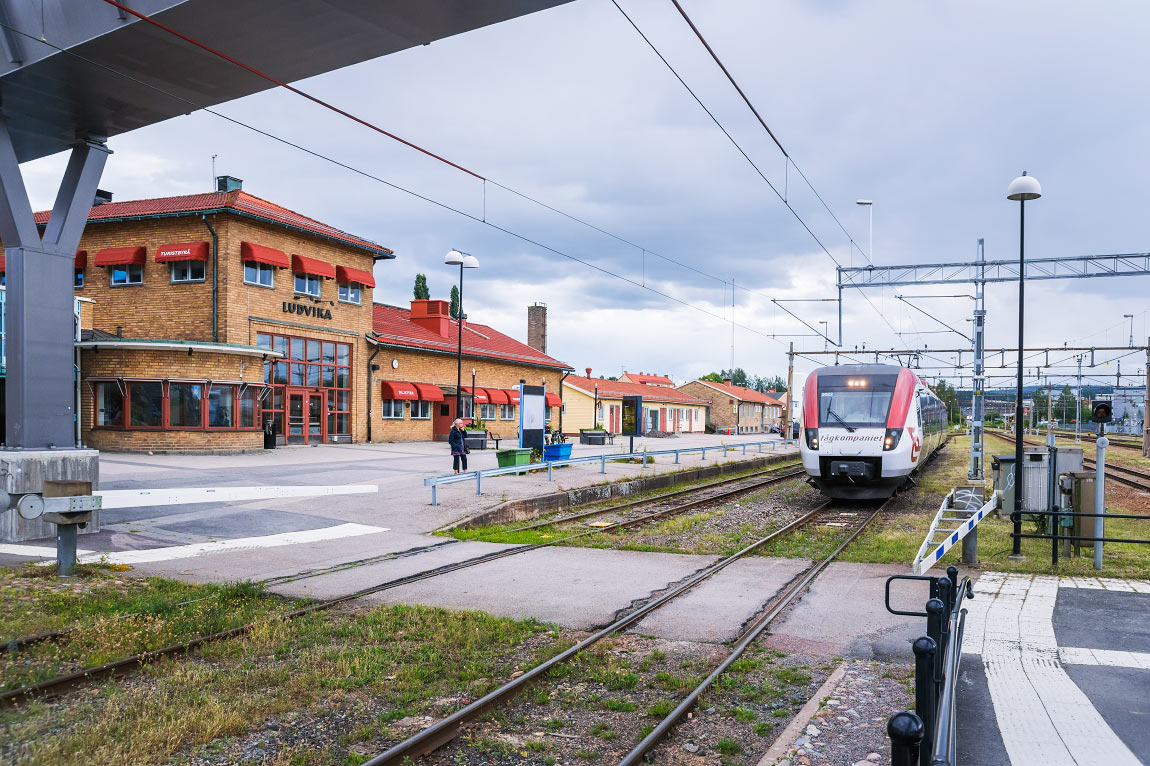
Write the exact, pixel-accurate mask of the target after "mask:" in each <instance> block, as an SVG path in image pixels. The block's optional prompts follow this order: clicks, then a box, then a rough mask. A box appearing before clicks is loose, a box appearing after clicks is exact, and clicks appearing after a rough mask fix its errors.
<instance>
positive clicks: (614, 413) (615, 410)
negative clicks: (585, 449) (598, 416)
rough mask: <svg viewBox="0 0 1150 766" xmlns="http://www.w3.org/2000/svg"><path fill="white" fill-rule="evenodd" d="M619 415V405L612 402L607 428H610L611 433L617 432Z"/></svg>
mask: <svg viewBox="0 0 1150 766" xmlns="http://www.w3.org/2000/svg"><path fill="white" fill-rule="evenodd" d="M619 417H620V414H619V405H617V404H612V405H611V423H610V425H609V426H608V428H609V429H610V431H611V433H613V434H617V433H619V428H620V427H621V426H620V423H619Z"/></svg>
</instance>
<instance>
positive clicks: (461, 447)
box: [447, 418, 467, 473]
mask: <svg viewBox="0 0 1150 766" xmlns="http://www.w3.org/2000/svg"><path fill="white" fill-rule="evenodd" d="M465 434H466V432H465V431H464V430H463V421H462V420H461V419H459V418H456V419H455V422H454V423H452V424H451V431H450V432H449V433H448V434H447V444H448V446H450V447H451V467H452V468H454V469H455V472H456V473H459V469H460V466H461V464H462V468H463V470H464V471H466V470H467V441H466V439H465V438H464V436H465Z"/></svg>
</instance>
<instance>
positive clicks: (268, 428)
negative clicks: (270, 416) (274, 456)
mask: <svg viewBox="0 0 1150 766" xmlns="http://www.w3.org/2000/svg"><path fill="white" fill-rule="evenodd" d="M275 448H276V422H275V420H265V421H264V449H275Z"/></svg>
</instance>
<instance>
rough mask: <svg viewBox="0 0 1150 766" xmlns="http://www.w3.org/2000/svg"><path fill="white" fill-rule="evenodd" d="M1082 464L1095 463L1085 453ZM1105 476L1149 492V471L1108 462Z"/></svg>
mask: <svg viewBox="0 0 1150 766" xmlns="http://www.w3.org/2000/svg"><path fill="white" fill-rule="evenodd" d="M987 433H989V434H990V435H991V436H995V437H997V438H999V439H1001V440H1003V441H1005V442H1008V443H1010V444H1014V437H1013V436H1008V435H1006V434H1003V433H1001V432H999V431H987ZM1022 443H1023V444H1026V445H1028V446H1031V447H1041V446H1043V445H1042V444H1041V443H1040V442H1034V441H1028V440H1026V439H1023V440H1022ZM1082 464H1083V466H1085V467H1086V468H1092V467H1094V466H1095V465H1096V463H1095V461H1094V459H1093V458H1089V457H1086V456H1085V455H1083V456H1082ZM1106 478H1108V479H1113V480H1114V481H1116V482H1118V483H1119V484H1125V485H1126V486H1128V487H1134V488H1135V489H1140V490H1143V491H1145V492H1150V473H1147V472H1145V471H1139V470H1137V469H1135V468H1128V467H1126V466H1124V465H1120V464H1118V463H1112V462H1108V463H1106Z"/></svg>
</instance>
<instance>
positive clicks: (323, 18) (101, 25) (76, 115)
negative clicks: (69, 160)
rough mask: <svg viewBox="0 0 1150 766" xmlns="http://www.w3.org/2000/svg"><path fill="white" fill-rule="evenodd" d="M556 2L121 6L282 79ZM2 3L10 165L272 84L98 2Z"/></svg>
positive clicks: (372, 0) (203, 0) (222, 0)
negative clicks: (15, 160)
mask: <svg viewBox="0 0 1150 766" xmlns="http://www.w3.org/2000/svg"><path fill="white" fill-rule="evenodd" d="M566 2H569V0H484V2H475V1H474V0H389V2H379V1H378V0H325V2H322V3H319V2H315V0H243V2H236V0H131V2H130V3H125V4H126V5H128V6H130V7H131V8H132V9H133V10H135V11H138V12H140V13H143V14H145V15H147V16H150V17H152V18H154V19H156V20H157V21H160V22H162V23H163V24H165V25H167V26H169V27H171V28H173V29H175V30H178V31H179V32H181V33H183V34H185V35H187V36H188V37H190V38H193V39H195V40H198V41H200V42H202V43H204V44H206V45H208V46H210V47H212V48H213V49H215V50H217V51H220V52H222V53H224V54H227V55H229V56H232V57H234V58H236V59H238V60H240V61H243V62H244V63H246V64H249V65H250V66H253V67H255V68H256V69H259V70H261V71H262V72H265V73H266V74H269V75H271V76H272V77H275V78H277V79H279V80H281V81H284V82H293V81H297V80H301V79H303V78H306V77H312V76H314V75H318V74H322V73H324V72H330V71H332V70H335V69H340V68H342V67H345V66H350V65H352V64H357V63H360V62H362V61H367V60H369V59H373V58H378V57H379V56H385V55H387V54H389V53H395V52H397V51H401V50H404V49H407V48H412V47H415V46H417V45H426V44H428V43H431V42H434V41H436V40H440V39H443V38H445V37H450V36H452V35H457V34H460V33H461V32H467V31H469V30H472V29H477V28H479V27H484V26H487V25H489V24H495V23H498V22H500V21H506V20H508V19H512V18H516V17H518V16H524V15H526V14H529V13H534V12H535V11H540V10H543V9H546V8H551V7H554V6H557V5H562V4H564V3H566ZM2 7H3V10H4V11H5V12H6V13H7V17H8V18H7V20H6V24H7V25H8V26H11V27H12V28H13V29H14V30H18V31H13V30H11V29H2V28H0V46H2V47H3V55H0V102H2V103H3V104H4V115H5V117H6V118H7V120H8V127H9V130H10V132H11V135H12V141H13V144H14V146H15V150H16V155H17V158H18V160H19V161H20V162H27V161H29V160H33V159H37V158H39V157H44V156H46V155H49V154H55V153H57V152H61V151H64V150H65V149H67V148H68V147H69V146H71V145H72V144H74V143H75V142H76V140H77V139H78V138H83V137H98V138H106V137H111V136H116V135H119V134H121V133H125V132H127V131H130V130H135V129H136V128H141V127H144V126H146V125H151V124H154V123H157V122H162V121H164V120H167V119H169V118H171V117H176V116H178V115H181V114H187V113H189V112H193V111H195V110H196V109H197V108H200V107H205V106H213V105H216V104H221V103H223V102H225V101H230V100H232V99H235V98H240V97H242V96H247V95H250V94H252V93H257V92H259V91H263V90H267V89H268V88H271V87H274V86H273V85H272V84H271V83H269V82H268V81H267V80H264V79H261V78H259V77H256V76H255V75H253V74H251V73H249V72H246V71H244V70H242V69H240V68H239V67H237V66H235V65H234V64H230V63H228V62H227V61H224V60H223V59H221V58H218V57H216V56H213V55H212V54H210V53H208V52H206V51H204V50H201V49H199V48H197V47H195V46H193V45H192V44H190V43H187V42H185V41H183V40H180V39H178V38H177V37H175V36H173V35H171V34H169V33H167V32H165V31H163V30H161V29H158V28H156V27H155V26H153V25H151V24H149V23H147V22H145V21H142V20H140V19H137V18H135V17H134V16H131V15H129V14H127V13H126V12H124V11H122V10H120V9H118V8H116V7H115V6H112V5H109V4H108V3H105V2H101V0H84V2H78V1H77V0H6V1H5V2H3V5H2ZM41 39H43V40H45V41H46V42H41ZM60 49H63V50H60ZM153 86H154V87H153ZM189 102H190V103H189Z"/></svg>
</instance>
